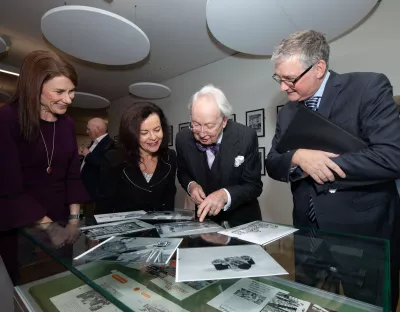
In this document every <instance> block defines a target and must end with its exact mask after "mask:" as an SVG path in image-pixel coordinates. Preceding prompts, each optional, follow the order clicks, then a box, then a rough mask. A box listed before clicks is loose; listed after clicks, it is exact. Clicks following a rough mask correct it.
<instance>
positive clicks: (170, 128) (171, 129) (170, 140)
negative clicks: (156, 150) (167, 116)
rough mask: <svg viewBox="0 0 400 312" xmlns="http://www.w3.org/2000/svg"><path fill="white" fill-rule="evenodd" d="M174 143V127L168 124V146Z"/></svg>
mask: <svg viewBox="0 0 400 312" xmlns="http://www.w3.org/2000/svg"><path fill="white" fill-rule="evenodd" d="M172 145H174V127H173V126H172V125H169V126H168V146H172Z"/></svg>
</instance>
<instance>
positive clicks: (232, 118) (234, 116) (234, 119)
mask: <svg viewBox="0 0 400 312" xmlns="http://www.w3.org/2000/svg"><path fill="white" fill-rule="evenodd" d="M228 119H230V120H232V121H234V122H236V114H232V115H231V117H229V118H228Z"/></svg>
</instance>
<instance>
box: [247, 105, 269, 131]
mask: <svg viewBox="0 0 400 312" xmlns="http://www.w3.org/2000/svg"><path fill="white" fill-rule="evenodd" d="M264 123H265V117H264V108H260V109H256V110H252V111H248V112H246V126H247V127H250V128H253V129H254V130H256V132H257V136H258V137H264V136H265V129H264V128H265V127H264Z"/></svg>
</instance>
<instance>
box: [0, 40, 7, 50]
mask: <svg viewBox="0 0 400 312" xmlns="http://www.w3.org/2000/svg"><path fill="white" fill-rule="evenodd" d="M7 50H8V46H7V43H6V41H5V40H4V39H3V38H1V37H0V53H3V52H6V51H7Z"/></svg>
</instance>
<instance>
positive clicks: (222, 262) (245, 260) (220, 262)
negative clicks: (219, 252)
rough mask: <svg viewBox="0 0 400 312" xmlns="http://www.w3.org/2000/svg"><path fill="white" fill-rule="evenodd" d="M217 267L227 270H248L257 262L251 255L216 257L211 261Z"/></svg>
mask: <svg viewBox="0 0 400 312" xmlns="http://www.w3.org/2000/svg"><path fill="white" fill-rule="evenodd" d="M211 263H212V264H213V265H214V267H215V269H216V270H218V271H220V270H226V269H232V270H248V269H250V268H251V266H252V265H253V264H255V262H254V260H253V258H252V257H250V256H241V257H227V258H224V259H215V260H213V261H212V262H211Z"/></svg>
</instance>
